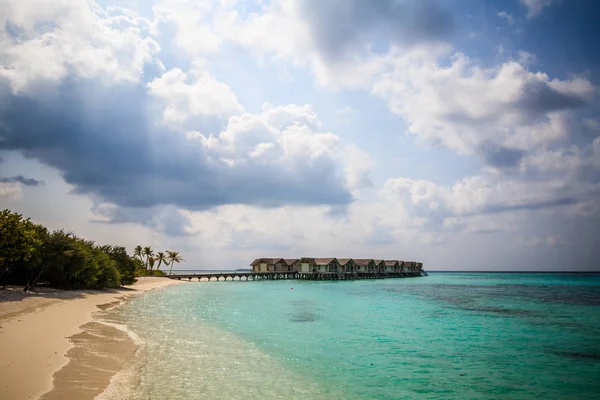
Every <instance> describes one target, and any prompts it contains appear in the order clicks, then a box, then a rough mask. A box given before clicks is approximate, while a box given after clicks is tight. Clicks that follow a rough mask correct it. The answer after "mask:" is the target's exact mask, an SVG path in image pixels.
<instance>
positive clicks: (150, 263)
mask: <svg viewBox="0 0 600 400" xmlns="http://www.w3.org/2000/svg"><path fill="white" fill-rule="evenodd" d="M155 261H156V258H154V257H150V258H149V259H148V265H149V266H150V272H152V268H154V262H155ZM151 275H152V274H151Z"/></svg>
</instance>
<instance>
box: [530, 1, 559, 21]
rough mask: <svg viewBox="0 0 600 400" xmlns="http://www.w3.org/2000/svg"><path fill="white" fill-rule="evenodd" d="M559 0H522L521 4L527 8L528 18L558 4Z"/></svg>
mask: <svg viewBox="0 0 600 400" xmlns="http://www.w3.org/2000/svg"><path fill="white" fill-rule="evenodd" d="M557 3H558V0H521V4H523V6H525V7H526V8H527V18H529V19H531V18H535V17H537V16H538V15H540V13H541V12H542V10H543V9H544V8H546V7H550V6H551V5H553V4H557Z"/></svg>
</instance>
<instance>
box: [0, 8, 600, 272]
mask: <svg viewBox="0 0 600 400" xmlns="http://www.w3.org/2000/svg"><path fill="white" fill-rule="evenodd" d="M598 8H599V6H598V5H597V4H596V2H594V1H584V0H574V1H568V2H567V1H565V0H562V1H561V0H514V1H492V0H490V1H475V0H457V1H444V0H439V1H434V0H431V1H413V0H385V1H384V0H382V1H380V2H377V3H373V2H369V1H362V0H351V1H350V0H348V1H347V0H344V1H342V0H335V1H333V0H332V1H330V2H320V1H316V0H296V1H292V0H271V1H250V0H248V1H235V0H220V1H217V0H214V1H205V2H196V1H191V0H171V1H166V0H156V1H135V0H120V1H119V0H115V1H109V0H104V1H76V0H64V1H62V2H54V1H50V0H35V1H29V2H26V3H25V2H20V1H8V2H3V5H2V6H0V11H1V12H0V15H2V17H0V18H2V19H3V21H2V26H3V30H2V31H1V32H0V40H1V43H0V44H1V46H0V48H1V49H2V50H0V158H1V160H2V162H1V163H0V203H1V204H2V206H3V207H9V208H11V209H13V210H16V211H19V212H22V213H24V214H26V215H30V216H32V217H33V218H34V219H35V220H37V221H39V222H42V223H44V224H47V225H48V226H50V227H52V228H63V227H64V228H67V229H69V230H72V231H74V232H75V233H77V234H79V235H81V236H84V237H88V238H91V239H93V240H96V241H98V242H100V243H112V244H123V245H126V246H128V247H130V248H132V247H133V246H135V245H137V244H144V245H146V244H149V245H152V246H154V247H155V248H157V249H158V248H161V249H166V248H169V249H179V250H180V251H181V252H182V254H183V255H184V258H185V259H186V260H187V261H186V264H185V267H186V268H219V267H222V268H229V267H236V268H239V267H244V266H246V265H247V264H248V263H249V262H250V261H251V260H252V259H254V258H256V257H262V256H273V257H276V256H285V257H295V256H308V255H314V256H326V255H333V256H340V257H342V256H343V257H357V258H358V257H374V258H379V257H381V258H398V259H405V260H408V259H417V260H422V261H423V262H425V265H426V268H429V269H436V270H441V269H470V270H491V269H498V270H506V269H521V270H598V269H600V252H599V250H598V248H599V246H598V245H599V244H600V228H599V227H600V221H599V219H600V218H599V217H600V158H599V157H600V109H599V107H598V104H599V103H598V88H597V87H598V86H597V85H598V80H599V79H600V76H599V68H598V66H599V63H598V61H599V59H598V57H599V56H598V52H597V51H595V47H596V46H595V43H596V42H597V38H598V37H599V36H600V35H598V32H597V29H598V28H597V27H596V26H595V23H594V19H593V16H594V15H596V14H597V11H598Z"/></svg>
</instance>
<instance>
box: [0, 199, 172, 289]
mask: <svg viewBox="0 0 600 400" xmlns="http://www.w3.org/2000/svg"><path fill="white" fill-rule="evenodd" d="M166 253H167V255H165V253H164V252H158V253H157V256H156V257H154V251H153V250H152V248H151V247H150V246H147V247H142V246H136V248H135V249H134V252H133V256H130V255H129V254H127V250H126V249H125V247H123V246H111V245H105V246H98V245H96V244H95V243H94V242H92V241H89V240H85V239H82V238H79V237H77V236H75V235H74V234H72V233H69V232H65V231H64V230H57V231H54V232H51V233H50V232H49V231H48V229H46V228H45V227H43V226H42V225H37V224H34V223H33V222H31V221H30V219H29V218H27V219H24V218H23V216H22V215H20V214H17V213H13V212H11V211H10V210H4V211H1V212H0V284H3V285H5V284H7V283H11V284H18V285H24V287H25V288H24V290H25V291H27V290H32V289H33V288H35V286H36V285H37V284H38V282H39V283H44V284H47V285H50V286H53V287H58V288H63V289H85V288H90V289H103V288H116V287H119V286H120V285H131V284H133V283H135V280H136V279H135V278H136V276H164V275H165V273H164V272H163V271H160V270H159V269H160V266H161V265H163V264H164V265H168V264H169V263H170V265H171V268H172V267H173V263H174V262H179V261H181V260H182V259H181V257H179V255H178V254H179V253H177V252H172V251H167V252H166ZM156 262H158V266H157V270H156V271H154V270H153V269H154V265H155V263H156Z"/></svg>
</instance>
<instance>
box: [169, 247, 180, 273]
mask: <svg viewBox="0 0 600 400" xmlns="http://www.w3.org/2000/svg"><path fill="white" fill-rule="evenodd" d="M181 261H183V258H181V256H180V255H179V252H178V251H170V250H167V262H168V263H169V265H170V266H171V268H169V273H171V271H173V264H174V263H180V262H181Z"/></svg>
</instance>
